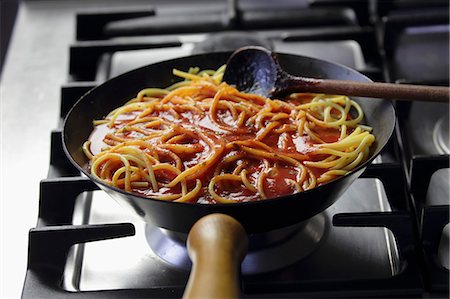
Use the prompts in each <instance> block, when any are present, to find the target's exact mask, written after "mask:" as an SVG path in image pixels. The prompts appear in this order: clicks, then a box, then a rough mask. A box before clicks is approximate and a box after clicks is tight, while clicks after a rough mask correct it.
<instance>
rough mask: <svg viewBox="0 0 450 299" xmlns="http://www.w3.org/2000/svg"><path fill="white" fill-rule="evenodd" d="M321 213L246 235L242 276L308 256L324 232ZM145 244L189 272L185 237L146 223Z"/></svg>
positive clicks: (269, 269)
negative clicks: (246, 246)
mask: <svg viewBox="0 0 450 299" xmlns="http://www.w3.org/2000/svg"><path fill="white" fill-rule="evenodd" d="M326 224H327V218H326V215H325V214H324V213H322V214H319V215H316V216H315V217H313V218H311V219H310V220H308V221H304V222H301V223H298V224H295V225H293V226H289V227H285V228H282V229H278V230H273V231H269V232H266V233H260V234H254V235H250V236H249V250H248V252H247V255H246V256H245V259H244V261H243V262H242V266H241V271H242V273H243V274H247V275H252V274H261V273H266V272H270V271H275V270H278V269H282V268H284V267H286V266H289V265H292V264H294V263H296V262H298V261H300V260H301V259H303V258H305V257H306V256H308V255H309V254H310V253H311V252H313V251H314V249H316V248H317V246H319V245H320V243H321V240H323V237H324V235H325V233H326V227H327V225H326ZM145 233H146V238H147V241H148V243H149V245H150V247H151V249H152V250H153V252H154V253H155V254H156V255H157V256H159V257H160V258H161V259H162V260H164V261H166V262H167V263H169V264H170V265H172V266H174V267H176V268H179V269H183V270H186V271H189V270H190V269H191V265H192V264H191V260H190V259H189V255H188V252H187V249H186V239H187V235H186V234H181V233H176V232H172V231H168V230H165V229H161V228H158V227H155V226H152V225H150V224H147V226H146V229H145Z"/></svg>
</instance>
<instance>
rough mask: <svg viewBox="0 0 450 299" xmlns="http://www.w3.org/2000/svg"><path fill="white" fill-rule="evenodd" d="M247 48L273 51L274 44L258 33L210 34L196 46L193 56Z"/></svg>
mask: <svg viewBox="0 0 450 299" xmlns="http://www.w3.org/2000/svg"><path fill="white" fill-rule="evenodd" d="M245 46H261V47H265V48H267V49H269V50H273V45H272V42H271V41H269V40H268V39H266V38H264V37H262V36H261V35H260V34H258V33H257V32H219V33H212V34H209V35H208V36H207V37H206V38H205V40H204V41H202V42H200V43H198V44H196V45H195V46H194V49H193V50H192V54H201V53H211V52H225V51H234V50H236V49H238V48H241V47H245Z"/></svg>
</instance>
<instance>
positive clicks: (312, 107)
mask: <svg viewBox="0 0 450 299" xmlns="http://www.w3.org/2000/svg"><path fill="white" fill-rule="evenodd" d="M224 69H225V66H222V67H221V68H219V69H218V70H215V71H213V70H206V71H200V70H199V69H198V68H191V69H190V70H189V71H188V72H183V71H179V70H174V71H173V73H174V74H175V75H177V76H179V77H181V78H183V79H184V80H183V81H181V82H178V83H176V84H174V85H172V86H170V87H168V88H165V89H160V88H146V89H143V90H141V91H140V92H139V93H138V94H137V95H136V97H135V98H133V99H131V100H130V101H129V102H127V103H126V104H125V105H123V106H121V107H119V108H117V109H115V110H114V111H112V112H111V113H109V115H108V116H107V117H106V118H105V119H103V120H96V121H94V126H95V129H94V131H93V133H92V135H91V137H90V138H89V140H88V141H86V142H85V144H84V145H83V150H84V152H85V154H86V156H87V157H88V158H89V159H90V163H89V167H90V171H91V173H92V175H93V176H94V177H96V178H98V179H99V180H101V181H103V182H105V183H107V184H109V185H111V186H114V187H117V188H121V189H124V190H125V191H128V192H133V193H136V194H139V195H142V196H145V197H148V198H153V199H159V200H168V201H176V202H199V203H234V202H241V201H255V200H262V199H267V198H273V197H278V196H283V195H288V194H292V193H296V192H302V191H305V190H309V189H312V188H314V187H316V186H318V185H321V184H325V183H327V182H329V181H331V180H333V179H335V178H336V177H339V176H343V175H345V174H346V173H347V172H349V171H350V170H352V169H353V168H355V167H357V166H358V165H360V164H361V163H362V162H363V161H365V160H366V159H367V157H368V156H369V149H370V146H371V144H372V143H373V142H374V141H375V137H374V135H372V134H371V133H370V131H371V128H370V127H368V126H365V125H361V121H362V119H363V116H364V113H363V111H362V109H361V108H360V106H359V105H358V104H357V103H356V102H355V101H353V100H351V99H350V98H348V97H346V96H332V95H323V94H301V93H297V94H291V95H289V96H288V97H286V98H285V99H283V100H279V99H269V98H263V97H260V96H258V95H254V94H245V93H242V92H239V91H238V90H236V89H235V88H234V87H232V86H230V85H228V84H226V83H225V82H222V76H223V72H224Z"/></svg>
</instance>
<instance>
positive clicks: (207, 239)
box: [183, 214, 248, 298]
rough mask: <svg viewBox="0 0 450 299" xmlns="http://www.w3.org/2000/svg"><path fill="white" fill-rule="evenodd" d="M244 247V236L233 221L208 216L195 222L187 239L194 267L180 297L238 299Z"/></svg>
mask: <svg viewBox="0 0 450 299" xmlns="http://www.w3.org/2000/svg"><path fill="white" fill-rule="evenodd" d="M247 246H248V239H247V234H246V232H245V230H244V228H243V227H242V225H241V224H240V223H239V222H238V221H236V220H235V219H234V218H232V217H230V216H227V215H223V214H211V215H208V216H205V217H203V218H201V219H200V220H199V221H197V222H196V223H195V224H194V226H193V227H192V229H191V231H190V232H189V236H188V240H187V249H188V252H189V257H190V258H191V260H192V264H193V265H192V270H191V274H190V276H189V280H188V283H187V286H186V289H185V291H184V295H183V298H238V297H239V294H240V286H239V270H240V264H241V262H242V260H243V259H244V256H245V253H246V251H247Z"/></svg>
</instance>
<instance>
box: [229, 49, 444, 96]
mask: <svg viewBox="0 0 450 299" xmlns="http://www.w3.org/2000/svg"><path fill="white" fill-rule="evenodd" d="M223 80H224V81H225V82H227V83H228V84H230V85H234V86H235V87H236V88H237V89H238V90H239V91H242V92H246V93H253V94H258V95H260V96H263V97H270V98H271V97H281V96H282V95H283V94H286V93H292V92H312V93H325V94H336V95H348V96H363V97H369V98H385V99H398V100H410V101H413V100H416V101H435V102H448V101H449V96H450V89H449V88H448V87H436V86H424V85H408V84H392V83H377V82H372V83H367V82H355V81H345V80H332V79H315V78H307V77H297V76H292V75H290V74H289V73H287V72H285V71H284V70H283V69H282V68H281V66H280V64H279V63H278V60H277V58H276V54H274V53H273V52H271V51H269V50H267V49H265V48H263V47H256V46H250V47H243V48H240V49H238V50H236V51H235V52H234V53H233V54H232V55H231V56H230V58H229V59H228V61H227V68H226V70H225V74H224V77H223Z"/></svg>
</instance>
